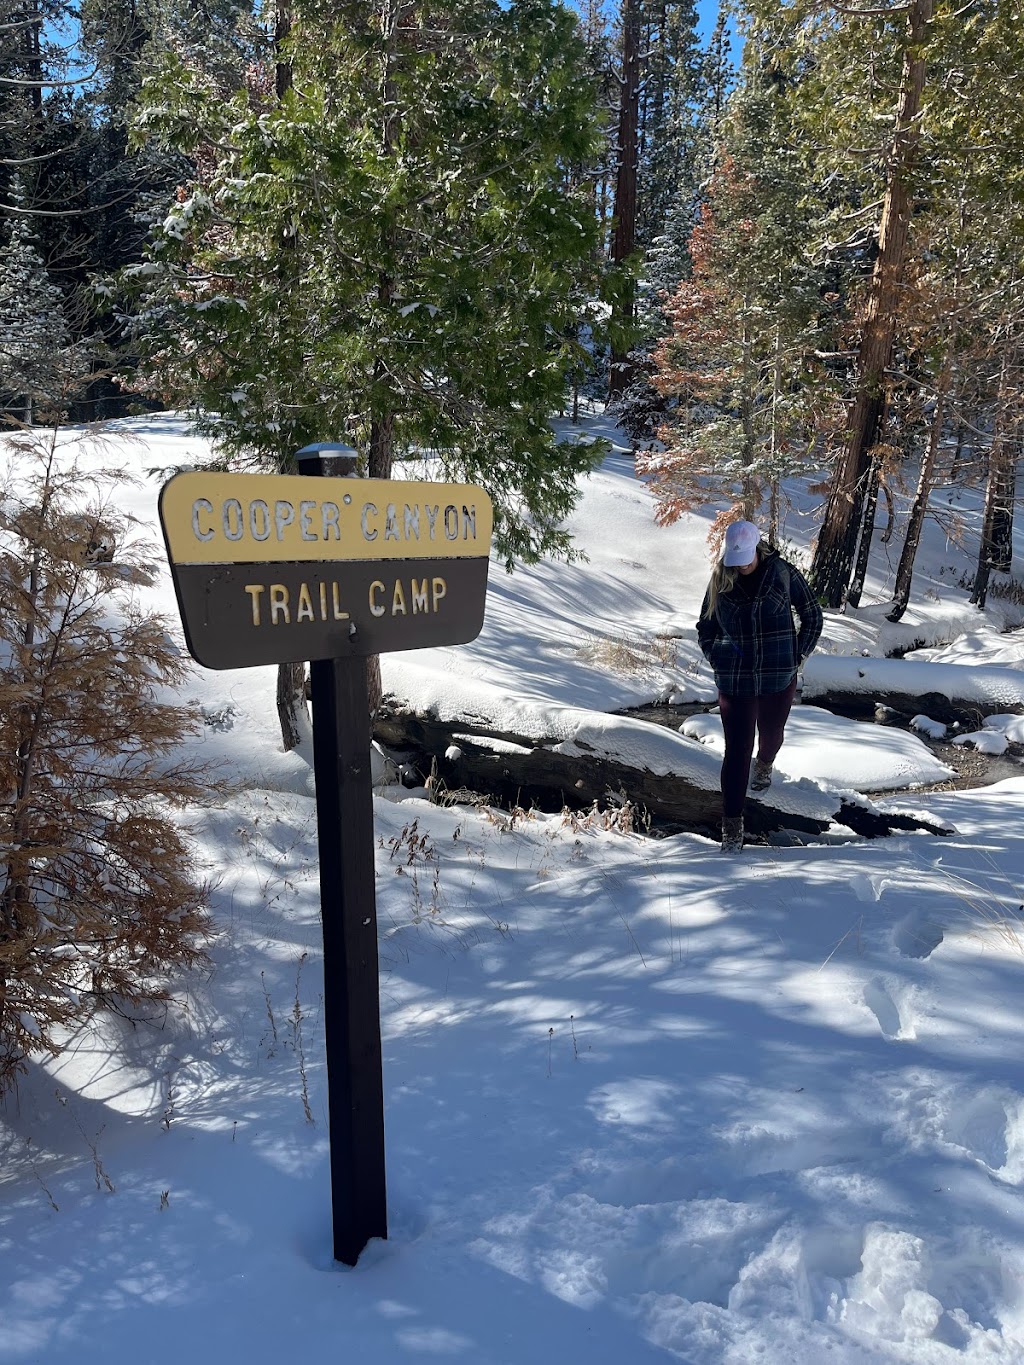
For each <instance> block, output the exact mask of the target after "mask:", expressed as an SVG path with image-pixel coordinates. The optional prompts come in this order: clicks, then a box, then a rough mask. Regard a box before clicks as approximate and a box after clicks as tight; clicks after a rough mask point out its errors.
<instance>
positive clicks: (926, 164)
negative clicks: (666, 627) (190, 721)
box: [0, 0, 1024, 617]
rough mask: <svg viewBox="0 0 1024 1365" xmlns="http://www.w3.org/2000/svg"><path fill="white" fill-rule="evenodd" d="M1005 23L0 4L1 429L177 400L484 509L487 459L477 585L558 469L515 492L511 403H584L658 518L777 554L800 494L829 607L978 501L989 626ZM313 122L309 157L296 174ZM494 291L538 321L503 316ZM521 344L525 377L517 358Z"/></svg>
mask: <svg viewBox="0 0 1024 1365" xmlns="http://www.w3.org/2000/svg"><path fill="white" fill-rule="evenodd" d="M1018 17H1019V16H1018V13H1017V6H1016V5H1015V4H1013V3H1011V2H1010V0H973V2H972V3H969V4H967V5H954V4H951V3H939V2H937V0H913V2H912V3H895V4H884V5H876V4H870V5H867V4H865V5H860V6H857V5H843V4H830V3H823V0H797V2H796V3H793V4H788V5H784V6H783V5H778V4H776V3H771V2H769V0H752V3H746V4H730V5H728V6H723V7H722V9H721V11H720V12H719V13H718V14H717V15H716V16H713V17H712V16H711V15H709V14H705V15H704V16H702V15H701V13H700V12H699V11H698V7H697V6H696V4H695V3H694V0H683V2H682V3H674V2H673V0H658V3H652V2H651V0H622V3H621V4H620V5H619V6H618V7H615V6H602V5H597V4H593V3H591V4H587V5H585V6H581V7H580V11H579V13H577V14H572V13H570V12H568V11H565V10H562V9H560V8H559V7H551V6H549V5H547V4H536V3H530V4H514V5H511V6H502V7H498V6H494V5H488V4H481V3H475V2H474V3H466V2H465V0H458V3H449V4H446V5H439V6H438V5H435V6H431V5H429V4H420V5H417V4H413V3H398V0H394V2H393V3H389V4H381V5H377V6H346V5H340V6H334V7H331V9H330V12H329V14H328V11H327V10H325V8H324V7H323V6H321V5H318V4H317V3H313V0H278V2H277V3H276V4H274V5H269V6H266V5H264V6H253V5H251V4H239V3H237V0H202V3H194V2H193V0H188V3H184V0H133V3H130V4H125V3H124V2H123V0H115V2H114V3H112V2H111V0H82V3H76V4H73V3H68V0H2V3H0V203H2V213H3V220H4V221H3V226H2V236H3V240H4V244H5V246H6V250H5V252H4V254H3V259H2V263H0V392H2V394H3V395H4V406H5V407H6V409H7V410H8V411H9V412H10V413H12V414H14V415H16V416H21V417H27V418H28V419H29V420H32V418H33V416H34V415H36V416H37V415H38V413H37V411H36V409H37V408H38V405H40V404H42V405H43V406H44V408H45V405H46V404H47V403H49V404H50V405H51V407H52V405H53V402H54V400H55V398H59V399H62V400H65V407H64V410H65V411H66V412H67V413H68V414H69V415H70V416H71V417H72V418H73V419H75V420H82V419H83V418H94V417H95V418H99V417H103V416H117V415H125V414H126V412H129V411H134V410H137V409H138V408H139V406H147V407H153V406H161V405H167V404H170V403H173V404H175V405H176V406H179V407H194V408H196V409H197V411H198V412H200V413H202V414H204V415H205V417H206V420H207V423H208V425H209V427H210V429H211V432H212V434H214V435H215V436H216V437H217V438H218V440H219V441H220V443H221V446H222V448H223V449H225V450H226V451H228V452H233V453H235V454H237V453H238V452H240V451H241V452H245V453H247V454H248V455H255V456H257V457H259V458H260V459H262V460H263V461H265V462H270V463H271V464H276V466H277V467H281V468H284V467H287V463H288V461H289V460H290V458H291V457H292V455H293V453H294V451H295V450H296V449H298V448H299V446H301V445H302V444H303V443H305V442H306V441H308V440H310V439H319V440H338V439H343V440H350V441H351V442H352V443H353V444H355V445H356V446H357V447H358V448H359V449H360V450H361V451H362V452H363V454H364V456H365V458H366V459H367V461H368V464H369V467H370V472H371V473H377V474H380V473H385V474H386V473H387V472H389V470H390V466H391V463H392V460H393V459H394V457H395V454H396V452H398V453H402V452H403V451H407V450H408V449H409V448H411V447H416V448H422V445H423V443H424V441H425V440H427V439H428V438H427V435H426V433H428V432H429V443H430V444H434V445H438V444H440V445H444V444H445V443H446V442H447V444H448V445H450V446H453V447H454V446H456V445H457V446H459V448H460V452H461V462H462V466H463V467H462V472H463V473H464V474H467V475H469V476H473V477H477V476H479V477H482V478H483V481H484V482H485V483H487V484H489V485H490V489H489V491H492V493H493V491H495V490H497V489H499V488H500V487H501V486H502V484H503V482H507V479H506V478H505V476H506V475H507V473H508V471H507V470H503V469H502V468H501V465H502V460H501V459H500V458H496V457H495V455H494V447H495V446H496V445H497V446H498V447H501V446H502V445H507V446H508V447H509V448H511V447H512V446H514V445H516V444H517V443H518V445H519V446H520V447H527V446H530V444H531V442H533V449H532V453H531V454H530V455H527V456H526V457H524V461H525V462H524V467H523V468H520V469H516V470H514V471H513V474H514V477H513V478H512V481H511V482H512V485H513V487H515V488H516V489H517V491H524V492H525V496H526V499H527V505H528V511H529V513H530V517H529V518H517V516H516V513H515V511H514V510H513V506H512V500H511V499H505V506H504V507H503V508H499V518H498V527H499V548H500V549H502V550H504V551H505V552H506V553H507V556H508V559H509V562H512V561H513V560H515V559H520V560H523V559H525V560H529V559H530V558H532V557H533V556H535V555H536V554H537V553H544V552H548V551H552V550H554V551H555V552H560V551H564V550H565V549H566V548H567V547H566V546H565V545H564V543H563V542H562V541H561V540H560V539H559V537H558V535H557V533H556V532H555V530H554V527H555V525H556V523H557V519H558V517H559V516H561V515H563V514H564V512H565V510H566V508H567V506H568V505H569V503H570V502H571V497H572V494H571V493H570V492H569V491H568V488H569V485H570V484H571V482H572V480H574V479H575V477H576V476H577V475H578V473H579V472H580V471H581V468H583V467H584V463H583V462H582V460H581V457H580V456H579V455H578V453H577V454H576V456H575V458H572V457H570V455H569V453H568V452H567V451H566V450H565V449H564V448H563V449H562V450H561V451H560V456H561V460H560V464H561V465H562V466H564V468H563V470H562V472H563V473H564V476H565V481H564V482H559V480H558V479H557V478H553V477H552V476H551V474H550V470H548V471H547V472H546V473H545V472H544V471H542V464H543V457H544V456H550V454H551V450H550V447H546V448H545V447H544V446H543V443H541V444H540V445H538V444H537V440H538V438H537V429H538V426H539V425H540V424H541V423H540V421H539V412H540V410H541V409H543V408H545V407H546V408H548V409H553V408H555V407H557V405H558V404H559V403H561V402H562V401H563V398H564V395H565V394H566V392H567V391H568V394H569V401H577V400H578V397H579V395H580V394H581V393H585V394H589V395H591V396H598V397H602V398H603V397H609V398H610V399H611V401H612V403H613V408H614V411H615V413H616V414H617V415H618V416H619V418H620V420H621V421H622V422H623V424H624V426H625V427H626V429H627V431H629V432H630V434H631V435H632V436H633V438H634V440H635V441H636V443H637V445H638V446H639V447H640V448H641V449H643V448H645V447H646V448H648V449H647V455H646V458H643V459H641V462H640V472H641V473H643V474H646V475H647V476H648V477H649V478H650V480H651V481H652V484H653V486H654V488H655V490H656V492H657V494H658V497H659V504H660V506H659V515H660V516H661V518H662V519H663V520H671V519H672V518H673V517H675V516H677V515H678V514H679V512H680V511H681V510H683V509H684V508H687V507H691V506H694V505H698V504H701V503H706V502H709V501H715V500H716V499H719V500H721V499H724V504H725V513H724V514H725V515H726V516H731V515H734V514H735V511H736V510H737V509H741V510H743V511H744V512H745V513H746V514H747V515H750V516H762V515H763V516H764V518H765V521H766V525H767V527H768V529H769V531H774V530H775V528H776V526H777V523H778V497H779V483H780V479H782V478H783V477H786V476H788V475H793V474H799V473H808V472H810V471H813V470H820V471H822V474H821V480H822V489H823V493H824V494H825V495H826V501H825V506H824V514H823V524H822V529H821V533H820V535H819V538H818V542H817V548H816V551H815V557H814V563H813V566H812V580H813V581H814V583H815V586H816V587H817V589H818V591H819V594H820V596H821V597H822V600H823V601H824V602H825V603H826V604H827V605H831V606H839V605H840V604H841V603H842V602H843V601H847V600H848V601H850V602H851V603H852V604H853V605H856V603H857V601H858V600H859V595H860V592H861V589H862V586H863V579H864V572H865V566H866V562H867V555H868V553H869V550H870V544H871V539H872V536H873V534H874V527H875V522H876V512H877V507H878V503H879V500H880V499H882V500H885V502H886V503H887V505H888V506H889V509H890V516H889V518H888V521H887V523H886V522H885V521H883V522H882V534H883V535H884V536H885V537H891V536H892V534H893V523H892V516H891V498H890V496H889V492H890V490H891V488H892V487H893V485H894V483H895V482H896V481H898V480H900V479H904V480H906V479H910V480H912V481H915V482H916V483H917V485H918V496H917V497H916V498H915V500H914V503H913V506H912V509H911V513H910V516H909V519H908V524H907V527H906V536H905V546H904V550H903V555H902V559H901V562H900V566H899V571H898V573H897V575H896V582H895V589H894V601H893V607H892V611H893V614H894V616H895V617H898V616H899V615H900V614H902V612H903V611H904V610H905V607H906V603H907V600H908V598H909V594H910V591H911V579H912V572H913V562H914V556H915V553H916V547H917V544H918V542H919V538H920V527H921V521H922V518H923V517H924V516H925V515H926V513H927V511H928V495H929V491H930V489H931V488H932V487H934V486H935V484H936V483H937V482H944V481H949V480H950V479H956V480H960V481H969V482H972V483H977V484H981V485H984V486H985V487H986V489H987V501H986V511H985V520H984V527H983V534H982V538H981V546H980V552H979V556H978V563H977V570H976V575H975V581H974V583H973V593H974V600H975V601H976V602H977V603H978V604H979V605H981V606H984V602H985V599H986V595H987V593H988V592H989V591H990V590H992V583H991V581H990V579H991V574H992V572H997V573H998V572H1002V573H1006V572H1008V571H1009V569H1010V564H1009V558H1008V556H1009V544H1010V541H1009V530H1010V526H1011V523H1012V515H1013V488H1014V473H1015V468H1016V461H1017V458H1018V455H1019V443H1020V416H1021V414H1020V392H1019V390H1020V308H1019V299H1020V279H1019V276H1020V259H1021V249H1020V248H1021V233H1022V223H1021V179H1022V165H1021V155H1020V148H1021V145H1022V142H1024V138H1022V136H1021V134H1022V132H1024V129H1022V128H1021V126H1020V125H1021V120H1022V118H1024V115H1022V113H1021V110H1020V103H1019V101H1018V100H1017V99H1016V97H1015V91H1014V81H1015V79H1016V73H1017V72H1018V71H1019V69H1020V56H1021V53H1020V50H1019V49H1020V46H1021V43H1022V41H1024V39H1022V37H1021V33H1020V27H1021V26H1020V25H1019V23H1018V22H1017V18H1018ZM328 91H329V92H330V95H329V97H328V96H327V95H326V94H325V92H328ZM312 128H317V129H319V130H320V131H321V132H324V130H328V131H329V132H330V133H331V134H332V135H333V141H331V140H330V139H329V138H327V137H323V138H321V139H320V141H321V142H322V143H323V144H324V145H323V146H322V147H319V148H317V149H316V150H317V152H318V153H322V155H320V158H319V160H316V158H315V157H313V156H312V155H311V153H310V143H311V141H315V139H311V138H310V136H309V134H310V130H311V129H312ZM271 129H273V134H272V135H271V132H270V130H271ZM475 138H477V139H479V142H478V143H474V139H475ZM328 143H330V145H328ZM481 145H487V146H488V147H489V148H490V149H491V154H490V157H489V159H488V157H487V156H481V153H480V148H481ZM340 147H344V149H345V151H344V154H339V150H338V149H339V148H340ZM495 147H499V148H500V149H501V150H500V151H494V148H495ZM481 184H482V185H485V186H486V189H487V193H486V195H485V199H486V203H484V202H483V200H482V199H481V197H480V194H479V193H477V190H478V188H479V186H480V185H481ZM467 185H468V186H469V187H470V188H469V189H468V190H465V187H466V186H467ZM463 191H464V192H463ZM460 194H461V197H460ZM311 198H316V199H317V201H318V202H317V208H318V213H319V216H318V217H317V218H316V220H315V221H313V219H312V217H311V215H310V213H309V211H308V210H309V200H310V199H311ZM325 200H329V201H330V202H327V203H326V204H325V202H324V201H325ZM439 204H441V205H443V211H442V212H440V213H436V212H433V213H432V212H431V208H436V207H437V206H438V205H439ZM353 206H358V212H351V211H350V210H352V209H353ZM584 215H585V217H584ZM257 224H259V226H260V229H261V230H260V231H256V230H255V229H256V225H257ZM451 225H455V229H456V235H457V236H458V238H459V239H460V240H459V242H458V249H457V250H456V249H453V247H452V232H451V231H450V228H451ZM427 261H432V262H433V266H432V268H431V269H429V270H428V269H425V268H424V263H425V262H427ZM527 261H529V262H530V265H529V267H527V266H526V264H525V263H526V262H527ZM325 273H329V274H330V275H331V276H332V283H333V286H334V287H333V293H331V295H330V297H328V296H327V294H325V293H324V291H321V292H320V294H319V295H318V296H317V297H315V298H314V297H311V296H310V294H309V281H310V279H311V277H313V276H321V275H323V274H325ZM343 279H346V280H347V281H348V285H347V288H346V287H343V286H342V280H343ZM513 294H525V295H526V296H528V297H533V298H535V299H536V301H537V304H538V307H537V308H535V310H534V311H535V313H536V316H535V317H534V318H532V319H527V321H526V323H525V324H524V323H523V320H522V318H517V317H514V316H512V311H513V310H509V309H508V308H506V307H505V297H506V296H507V295H513ZM467 300H469V306H467ZM439 313H440V314H441V318H442V324H441V325H438V326H436V327H435V326H432V325H431V324H432V323H433V322H434V321H435V319H436V318H437V316H438V314H439ZM471 313H475V314H476V316H475V317H474V318H473V319H472V320H471V319H470V316H469V315H470V314H471ZM328 314H330V316H327V315H328ZM453 317H454V319H455V322H454V324H453V325H448V324H447V322H446V321H445V320H447V319H451V318H453ZM382 319H383V321H382ZM318 324H319V327H320V334H321V335H322V337H323V338H324V344H323V346H322V347H321V346H319V345H318V341H317V333H318ZM524 326H525V328H526V330H527V331H529V329H530V328H531V327H532V335H531V338H530V341H531V343H532V344H533V345H534V346H539V351H540V353H541V354H542V355H543V356H544V357H545V359H544V360H543V362H542V363H541V364H539V365H535V364H532V363H531V364H529V365H526V364H519V365H517V364H516V363H515V361H516V358H517V356H518V358H519V359H524V358H525V355H526V354H527V353H525V352H523V350H522V347H523V345H524V344H526V343H525V342H524V341H523V337H524V335H525V332H524ZM456 336H457V340H454V341H452V338H454V337H456ZM240 337H242V338H244V344H241V343H240ZM442 338H443V345H444V346H445V347H448V349H449V351H450V354H448V355H446V357H445V362H447V365H448V367H449V370H450V371H454V370H455V369H456V368H457V366H465V365H467V364H469V363H470V359H471V358H472V363H473V364H474V365H475V367H476V370H477V371H478V374H477V376H476V390H475V392H474V393H473V394H472V395H471V396H470V397H469V398H468V399H467V386H466V385H465V384H463V385H462V387H461V389H460V390H459V392H458V393H457V394H456V395H455V396H454V398H452V400H451V401H450V402H449V403H448V404H447V406H446V401H445V399H444V398H442V397H439V390H440V387H441V386H440V385H439V384H437V383H436V382H434V383H433V392H432V393H431V394H430V395H429V401H426V400H425V399H423V395H424V393H425V391H426V389H427V388H428V387H429V386H430V383H429V382H428V381H427V380H426V379H425V378H424V370H425V368H426V367H425V366H424V365H423V364H422V363H421V362H422V357H423V348H424V347H425V346H429V347H432V348H434V350H435V351H438V350H440V348H441V347H442ZM449 342H451V345H450V346H449ZM517 347H518V348H519V349H518V350H517ZM243 350H244V351H245V352H246V355H245V357H244V358H243V357H242V355H241V352H242V351H243ZM410 357H412V359H410ZM445 362H442V361H441V360H440V359H439V357H438V356H437V355H434V356H433V357H432V364H431V368H433V369H435V370H436V369H437V368H439V367H440V365H441V364H443V363H445ZM485 370H486V371H487V373H484V371H485ZM498 372H503V373H506V374H507V373H509V372H511V374H512V375H513V376H514V380H513V383H514V386H515V393H514V394H512V393H511V392H502V393H497V392H496V391H495V386H494V374H495V373H498ZM300 374H302V375H305V377H306V378H305V380H304V382H303V383H299V382H298V380H297V376H298V375H300ZM430 382H433V377H431V381H430ZM456 387H458V386H456ZM481 394H483V399H482V400H481V397H480V396H481ZM421 400H423V401H421ZM474 403H475V404H476V405H477V407H478V410H479V414H482V413H483V412H485V411H486V412H487V415H488V420H486V421H481V422H480V423H479V425H480V427H481V429H482V430H483V439H476V440H475V446H474V441H473V440H469V439H467V431H468V430H469V428H470V427H471V426H472V420H468V419H467V418H466V415H465V410H464V409H465V407H466V406H467V404H468V405H469V406H472V405H473V404H474ZM460 405H461V407H462V410H460V411H456V409H459V408H460ZM515 407H518V408H519V409H520V410H521V411H523V412H528V414H529V415H528V418H527V420H525V421H521V422H520V423H519V428H518V429H513V428H514V427H515V423H513V422H511V420H510V418H509V415H508V414H509V411H510V409H512V408H515ZM502 426H504V428H505V429H506V430H505V431H504V433H503V435H504V437H505V438H507V439H506V440H504V441H503V440H502V438H501V437H499V436H498V433H497V428H500V427H502ZM479 435H480V433H479V432H478V433H477V437H479ZM485 446H486V447H487V449H486V450H485V449H484V447H485ZM470 447H474V448H473V449H472V450H470ZM467 452H468V453H467ZM531 489H532V490H534V491H533V492H530V491H529V490H531ZM531 522H532V527H533V529H527V528H528V526H529V524H530V523H531ZM950 531H951V534H955V533H956V528H955V527H951V528H950ZM995 586H996V588H997V589H998V588H999V587H1000V586H1005V585H1003V584H1002V580H997V581H996V585H995Z"/></svg>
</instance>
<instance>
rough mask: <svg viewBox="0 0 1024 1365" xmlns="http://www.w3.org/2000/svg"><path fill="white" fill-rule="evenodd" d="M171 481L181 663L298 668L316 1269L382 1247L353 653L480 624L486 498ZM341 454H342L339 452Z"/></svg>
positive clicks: (251, 479)
mask: <svg viewBox="0 0 1024 1365" xmlns="http://www.w3.org/2000/svg"><path fill="white" fill-rule="evenodd" d="M344 449H347V448H345V447H338V446H324V447H307V448H306V449H305V450H301V451H299V453H298V456H297V460H298V465H299V474H297V475H284V474H203V473H187V474H176V475H175V476H174V477H173V478H172V479H170V480H169V481H168V482H167V483H166V484H165V485H164V487H163V489H162V490H161V493H160V521H161V525H162V526H163V532H164V540H165V541H166V544H167V556H168V559H169V561H170V566H171V576H172V578H173V580H174V589H175V593H176V594H177V598H178V606H179V609H180V611H181V619H182V625H183V627H184V630H185V640H186V643H187V644H188V648H189V652H190V653H191V654H192V656H193V657H194V658H195V659H197V660H198V662H199V663H201V664H204V665H205V666H206V667H207V668H244V667H247V666H250V665H256V664H272V663H278V664H280V663H298V662H301V661H305V660H309V661H310V680H311V685H312V686H311V690H312V710H313V769H314V774H315V779H316V809H317V834H318V842H319V859H320V901H321V909H322V917H323V940H324V1035H325V1043H326V1052H327V1074H328V1114H329V1121H330V1137H331V1202H332V1209H333V1220H334V1256H335V1259H336V1260H339V1261H343V1262H344V1263H345V1264H347V1265H355V1263H356V1261H357V1259H358V1257H359V1253H360V1252H361V1251H362V1249H363V1247H364V1246H365V1245H366V1243H367V1241H368V1240H369V1239H370V1238H371V1237H386V1236H387V1192H386V1181H385V1172H384V1091H383V1075H382V1058H381V1039H380V989H379V982H378V963H377V911H376V904H375V894H374V846H373V794H372V788H371V783H370V738H371V736H370V708H369V699H368V695H367V687H366V659H365V656H366V655H369V654H376V653H383V652H385V651H388V650H394V649H416V648H420V647H422V646H425V645H441V644H463V643H465V642H466V641H468V640H472V639H473V638H474V637H475V636H476V635H478V634H479V632H480V628H481V626H482V625H483V615H484V600H485V596H486V590H487V563H488V555H489V552H490V540H491V530H492V521H493V517H492V511H491V504H490V500H489V498H488V497H487V494H486V493H484V491H483V490H482V489H481V488H477V487H476V486H474V485H472V484H435V483H413V482H399V481H395V480H391V479H377V480H373V479H359V478H354V477H344V478H332V479H325V478H324V477H322V476H323V473H324V470H323V468H322V465H321V459H320V455H321V453H323V454H333V453H335V452H337V451H338V450H344ZM350 453H351V454H354V452H350Z"/></svg>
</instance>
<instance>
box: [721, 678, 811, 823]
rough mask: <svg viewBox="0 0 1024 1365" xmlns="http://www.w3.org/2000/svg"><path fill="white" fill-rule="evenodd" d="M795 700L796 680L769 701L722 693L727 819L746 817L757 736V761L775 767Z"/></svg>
mask: <svg viewBox="0 0 1024 1365" xmlns="http://www.w3.org/2000/svg"><path fill="white" fill-rule="evenodd" d="M795 696H796V678H795V677H794V679H793V681H792V682H791V683H790V684H789V686H788V687H785V688H783V690H782V691H781V692H771V693H769V694H768V696H766V697H727V696H726V695H725V693H724V692H719V694H718V706H719V710H720V711H721V713H722V729H723V730H724V731H725V758H724V759H723V760H722V815H723V816H724V817H725V818H726V819H732V818H734V817H735V816H737V815H742V814H743V803H744V801H745V800H746V796H747V783H748V782H749V780H750V760H751V759H752V758H753V756H754V738H755V734H756V737H757V756H758V758H759V759H760V760H761V762H762V763H774V762H775V755H776V754H777V753H778V752H779V750H780V749H781V748H782V741H783V739H784V738H785V733H786V721H787V720H788V719H789V713H790V710H791V709H792V706H793V698H794V697H795Z"/></svg>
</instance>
